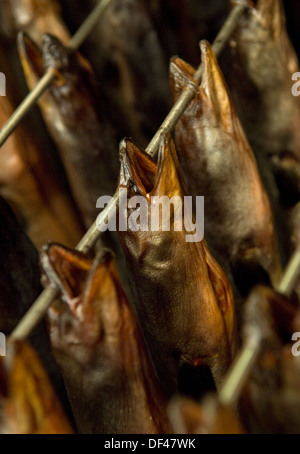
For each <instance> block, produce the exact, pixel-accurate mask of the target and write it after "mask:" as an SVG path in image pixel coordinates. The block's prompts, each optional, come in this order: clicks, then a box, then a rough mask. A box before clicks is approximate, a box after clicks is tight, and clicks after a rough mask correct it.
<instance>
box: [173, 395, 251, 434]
mask: <svg viewBox="0 0 300 454" xmlns="http://www.w3.org/2000/svg"><path fill="white" fill-rule="evenodd" d="M168 414H169V418H170V421H171V423H172V427H173V429H174V433H175V434H184V435H192V434H214V435H217V434H244V433H245V431H244V429H243V427H242V424H241V422H240V421H239V419H238V417H237V415H236V414H235V413H234V411H233V410H232V409H230V408H228V407H224V406H223V405H221V404H220V403H219V402H218V398H217V396H216V395H213V394H207V395H206V396H205V397H204V399H203V400H202V401H201V402H199V403H198V402H196V401H194V400H192V399H187V398H184V397H177V396H176V397H175V398H174V399H172V400H171V402H170V405H169V408H168Z"/></svg>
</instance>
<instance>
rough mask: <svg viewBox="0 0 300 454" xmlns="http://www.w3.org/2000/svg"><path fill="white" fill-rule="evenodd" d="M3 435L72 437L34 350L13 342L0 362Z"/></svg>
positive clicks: (70, 428) (0, 408) (0, 429)
mask: <svg viewBox="0 0 300 454" xmlns="http://www.w3.org/2000/svg"><path fill="white" fill-rule="evenodd" d="M0 433H1V434H18V435H20V434H73V429H72V427H71V425H70V423H69V422H68V421H67V419H66V416H65V415H64V413H63V410H62V407H61V404H60V402H59V400H58V398H57V397H56V395H55V392H54V390H53V388H52V385H51V383H50V381H49V379H48V377H47V374H46V372H45V371H44V369H43V366H42V364H41V363H40V361H39V359H38V356H37V354H36V353H35V351H34V350H33V349H32V347H30V346H29V345H28V344H27V343H25V342H20V341H14V342H13V344H10V345H9V347H8V350H7V356H6V357H5V358H1V359H0Z"/></svg>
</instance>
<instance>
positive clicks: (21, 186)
mask: <svg viewBox="0 0 300 454" xmlns="http://www.w3.org/2000/svg"><path fill="white" fill-rule="evenodd" d="M12 113H13V107H12V105H11V103H10V100H9V98H8V97H7V96H6V97H0V126H2V125H4V124H5V122H6V121H7V120H8V119H9V117H10V115H12ZM0 195H1V196H3V197H4V198H5V199H6V200H7V201H8V202H9V203H10V204H11V205H12V206H13V207H14V209H15V212H16V214H17V216H18V219H19V221H20V223H21V224H22V225H23V226H24V229H25V230H26V233H27V234H28V235H29V237H30V239H31V240H32V241H33V242H34V244H35V246H36V247H37V248H41V247H42V246H43V245H44V244H45V243H47V242H48V241H49V240H52V241H61V242H63V243H64V244H66V245H68V246H70V247H73V246H75V244H76V243H77V242H78V241H79V240H80V238H81V236H82V234H83V227H82V223H81V221H80V219H79V216H78V213H77V212H76V210H75V208H74V202H73V201H72V200H71V199H70V197H69V196H68V195H67V194H65V193H64V192H63V187H62V185H61V183H60V182H59V181H58V176H57V175H55V174H54V172H53V169H52V170H51V168H50V166H49V163H48V162H47V159H46V158H45V156H43V150H41V149H40V148H39V145H38V144H37V142H36V141H35V138H34V137H31V136H30V135H29V133H28V130H26V128H24V126H22V125H20V126H19V127H18V129H17V130H16V131H14V133H13V134H12V135H11V136H10V137H9V139H8V140H7V141H6V142H5V144H4V145H3V146H2V147H1V153H0Z"/></svg>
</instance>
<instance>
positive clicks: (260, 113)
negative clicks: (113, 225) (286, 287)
mask: <svg viewBox="0 0 300 454" xmlns="http://www.w3.org/2000/svg"><path fill="white" fill-rule="evenodd" d="M96 3H97V2H96V1H94V0H89V1H88V2H74V1H73V2H70V1H69V0H65V1H60V2H58V1H54V0H41V1H39V2H35V1H33V0H19V1H18V2H15V1H13V0H3V1H2V2H0V36H1V39H0V62H1V63H0V65H1V66H0V71H1V72H3V73H5V74H6V75H7V81H8V83H7V96H3V97H2V96H0V126H3V125H4V124H5V122H6V121H7V120H8V119H9V117H10V116H11V114H12V113H13V111H14V109H15V108H16V106H17V104H18V102H19V101H20V100H21V99H22V97H24V95H25V93H26V88H25V81H26V83H27V87H28V89H29V90H32V89H33V88H34V86H35V85H36V84H37V82H38V81H39V79H40V78H41V77H42V75H43V74H44V72H45V71H46V70H47V69H49V68H53V69H55V74H56V78H55V80H54V82H53V83H52V85H51V86H50V88H49V89H48V90H47V91H46V92H45V93H44V94H43V95H42V96H41V97H40V99H39V101H38V103H37V106H38V107H37V108H36V109H35V110H34V111H33V112H32V113H30V114H29V117H28V118H27V119H25V121H24V122H23V123H22V124H21V125H20V126H19V127H18V128H17V129H16V131H15V132H14V133H13V134H12V135H11V137H10V138H9V139H8V140H7V141H6V143H5V144H4V145H3V146H2V147H1V150H0V242H1V248H0V256H1V258H2V259H1V261H0V263H1V265H0V270H1V273H0V293H1V298H0V332H1V333H4V334H5V335H6V336H9V334H10V333H11V332H12V331H13V329H14V328H15V327H16V326H17V324H18V322H19V321H20V320H21V319H22V317H23V316H24V314H25V313H26V311H27V310H28V309H29V308H30V306H31V304H32V303H33V302H34V300H35V299H36V298H37V297H38V295H39V294H40V292H41V291H42V287H43V286H44V287H47V286H49V285H50V286H51V287H53V288H55V289H56V291H57V294H58V297H57V298H56V300H55V301H54V302H53V304H52V305H51V307H50V308H49V310H48V312H47V316H46V320H44V321H43V322H42V323H40V324H39V326H37V327H36V329H35V330H34V332H33V333H32V335H31V336H30V337H29V338H28V341H9V342H8V344H7V351H6V357H1V358H0V433H22V434H23V433H28V434H33V433H34V434H38V433H50V434H55V433H66V434H72V433H89V434H90V433H91V434H92V433H94V434H95V433H103V434H113V433H115V434H135V433H144V434H172V433H181V434H202V433H297V432H299V431H300V419H299V409H300V389H299V374H300V363H299V361H300V359H299V356H295V355H293V352H292V346H293V342H292V341H291V337H292V334H293V333H295V332H299V331H300V325H299V320H300V315H299V314H300V313H299V303H300V284H299V283H298V286H296V288H295V290H294V292H293V294H292V295H291V297H290V298H288V297H286V296H283V295H281V294H279V293H278V292H277V291H276V289H277V288H278V285H279V282H280V279H281V276H282V273H283V270H284V268H285V266H286V264H287V261H288V259H289V258H290V257H291V254H292V252H293V251H294V250H295V249H296V248H298V247H300V136H299V134H300V132H299V127H298V123H299V122H300V100H299V97H294V96H292V93H291V86H292V75H293V74H294V73H295V72H297V71H299V63H298V60H297V56H296V52H295V50H294V48H293V46H292V44H291V41H290V39H289V35H288V33H287V30H286V23H285V15H284V10H283V5H282V2H281V1H280V0H258V1H257V2H255V5H254V4H252V3H251V4H250V2H249V5H248V8H247V9H246V11H245V12H244V14H243V15H242V17H241V19H240V22H239V24H238V26H237V28H236V30H235V31H234V33H233V35H232V36H231V39H230V41H229V42H228V44H227V45H226V47H225V50H224V52H223V53H222V55H221V57H220V59H219V62H218V61H217V59H216V57H215V55H214V52H213V49H212V47H211V45H210V44H209V42H208V41H207V40H204V39H203V38H207V39H209V41H212V40H213V38H214V36H215V34H216V33H217V31H218V30H219V28H220V27H221V25H222V23H223V21H224V19H225V18H226V15H227V14H228V12H229V10H230V7H232V6H234V5H235V4H236V2H232V5H230V2H229V1H228V2H227V1H226V2H223V1H215V2H209V3H211V5H208V4H207V2H204V1H203V2H196V1H191V2H187V1H184V0H180V1H179V2H176V7H175V6H174V3H175V2H172V1H162V0H161V1H150V2H149V1H146V0H114V1H112V4H111V6H109V7H108V8H107V10H106V11H105V12H104V13H103V17H102V18H101V20H100V21H99V25H98V26H97V27H96V29H95V30H94V31H93V32H92V33H91V35H90V37H89V38H88V39H87V41H86V43H85V44H84V45H83V46H82V48H81V52H80V53H79V52H76V53H74V52H72V51H71V50H70V49H69V48H68V47H67V46H68V41H69V39H70V37H71V32H74V29H76V28H77V27H78V26H79V25H80V24H81V23H82V21H83V19H84V17H85V16H86V15H87V13H88V12H89V11H90V10H92V8H93V7H94V6H95V5H96ZM199 3H200V5H199ZM71 10H72V11H73V14H72V18H71V19H70V18H69V13H70V11H71ZM299 20H300V18H299ZM66 23H67V25H66ZM199 38H201V42H200V50H199V49H197V42H198V40H199ZM177 52H178V54H179V55H180V56H174V54H175V53H177ZM171 56H172V58H171V59H170V57H171ZM183 58H184V59H183ZM169 59H170V61H169ZM198 60H199V62H200V61H201V62H202V65H203V75H202V79H201V82H200V83H198V82H196V80H195V79H194V74H195V68H194V67H193V66H192V65H197V64H198V63H197V62H198ZM168 65H169V66H168ZM22 75H23V76H22ZM186 86H189V87H192V88H193V90H194V93H195V95H194V98H193V100H192V101H191V102H190V104H189V106H188V107H187V109H186V110H185V112H184V113H183V114H182V116H181V118H180V120H179V121H178V123H177V125H176V127H175V131H174V135H173V137H172V136H171V135H169V134H165V135H163V136H162V137H161V140H160V144H159V149H158V154H157V157H156V158H155V159H154V158H152V157H150V156H149V155H148V154H147V153H146V152H145V148H146V145H147V143H148V142H149V140H150V139H151V136H152V135H153V134H154V132H155V131H156V129H157V127H158V126H159V125H160V123H161V122H162V120H163V119H164V115H166V114H167V112H168V111H169V110H170V108H171V107H172V103H175V102H176V101H177V99H178V98H179V96H180V95H181V94H182V93H183V92H184V90H185V87H186ZM124 137H125V138H124ZM117 189H120V190H123V191H125V192H126V194H127V196H128V199H129V198H131V197H134V196H143V197H144V198H145V200H146V203H147V214H148V219H149V220H150V221H151V200H152V198H153V197H155V196H159V197H161V196H167V197H169V198H170V199H171V198H172V197H174V196H177V197H179V199H180V200H182V201H183V200H184V198H185V196H188V195H191V196H193V197H196V196H204V201H205V215H204V238H203V239H202V241H199V242H187V241H186V233H187V232H186V231H185V230H182V231H178V229H177V228H176V225H175V223H176V216H177V215H178V213H177V212H176V207H175V208H174V212H171V213H170V218H169V219H168V221H169V224H170V229H169V231H165V230H164V229H163V226H160V228H159V229H158V230H157V231H151V229H150V230H148V231H140V230H138V231H133V230H127V231H123V230H120V231H118V232H117V234H116V235H114V234H112V233H111V232H109V234H107V233H106V234H105V235H104V236H103V241H102V240H101V241H99V242H98V243H97V245H96V247H95V249H94V250H93V251H92V252H91V253H89V254H88V255H85V254H83V253H81V252H78V251H77V250H75V246H76V244H77V243H78V241H79V240H80V238H81V237H82V235H83V234H84V232H85V230H86V229H88V228H89V227H90V226H91V225H92V223H93V222H94V221H95V220H96V218H97V215H98V214H99V209H98V208H96V202H97V199H98V198H99V197H100V196H102V195H110V196H112V195H113V194H114V192H115V191H116V190H117ZM123 209H124V212H122V211H118V215H119V216H125V217H127V219H128V218H129V216H130V215H132V213H133V208H130V206H125V207H124V206H123ZM180 216H181V218H182V219H181V220H182V221H185V216H186V213H185V212H184V213H182V212H181V214H180ZM194 220H195V219H193V221H194ZM117 221H118V219H117ZM150 221H149V222H150ZM117 225H119V224H118V222H117ZM182 225H186V224H185V223H184V222H182ZM111 249H112V250H111ZM37 250H39V251H40V253H38V251H37ZM127 282H129V285H127ZM299 282H300V279H299ZM253 330H256V331H258V332H259V333H260V335H261V337H262V342H261V352H260V355H259V357H258V360H257V361H256V363H255V364H254V366H253V368H252V372H251V374H250V376H249V378H248V380H247V383H246V384H245V386H244V387H243V389H242V392H241V395H240V396H239V400H238V404H237V406H236V407H235V408H229V407H227V406H224V405H222V404H221V402H220V401H219V398H218V393H219V392H220V390H221V389H222V386H223V384H224V382H225V381H226V377H227V373H228V370H229V368H230V366H231V365H232V363H233V360H234V358H235V357H236V355H237V353H238V351H239V348H240V347H241V345H242V343H243V341H245V340H246V339H247V338H248V336H249V333H251V332H252V331H253Z"/></svg>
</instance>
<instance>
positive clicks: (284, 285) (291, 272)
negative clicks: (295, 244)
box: [277, 247, 300, 296]
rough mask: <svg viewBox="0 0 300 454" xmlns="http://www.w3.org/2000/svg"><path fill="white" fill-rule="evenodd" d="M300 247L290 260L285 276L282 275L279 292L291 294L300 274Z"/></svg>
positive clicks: (286, 294)
mask: <svg viewBox="0 0 300 454" xmlns="http://www.w3.org/2000/svg"><path fill="white" fill-rule="evenodd" d="M299 270H300V247H299V248H298V249H296V251H295V252H294V254H293V256H292V258H291V260H290V261H289V263H288V265H287V267H286V270H285V273H284V276H283V277H282V279H281V281H280V283H279V285H278V289H277V290H278V292H279V293H282V294H283V295H285V296H290V295H291V293H292V291H293V289H294V288H295V285H296V283H297V280H298V279H299V274H300V271H299Z"/></svg>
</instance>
